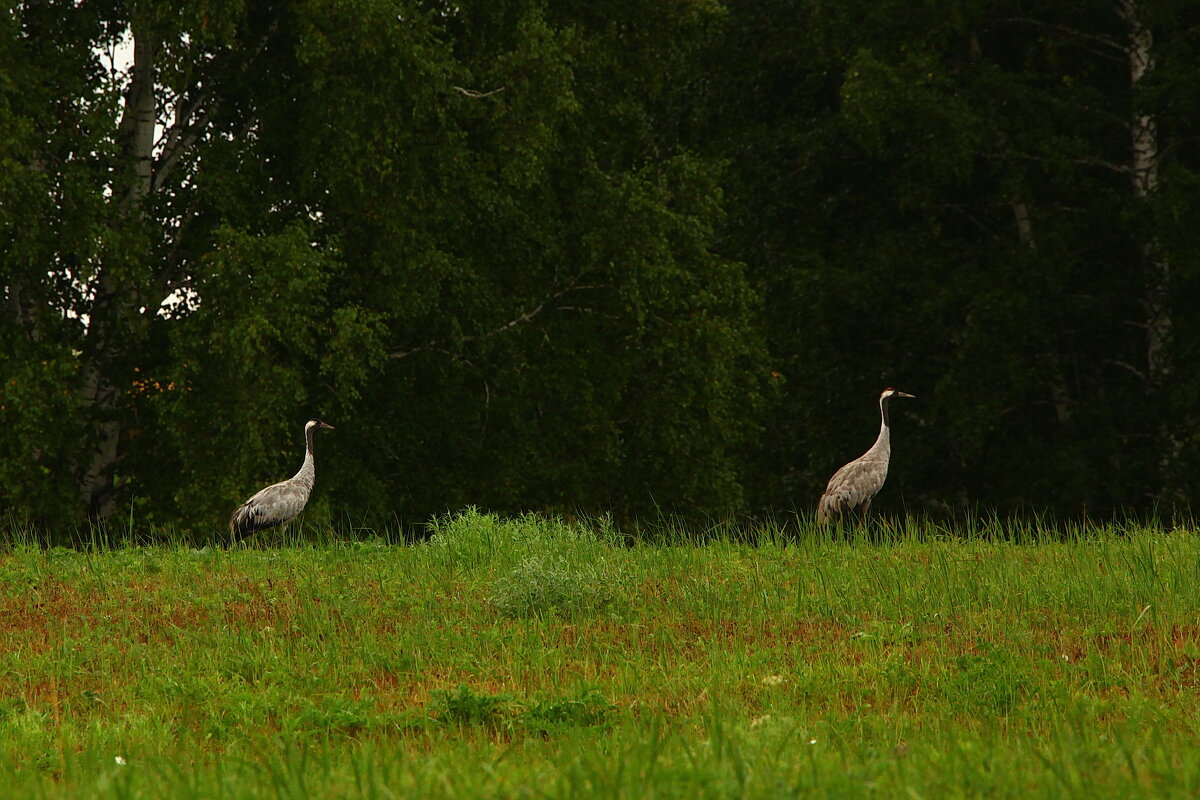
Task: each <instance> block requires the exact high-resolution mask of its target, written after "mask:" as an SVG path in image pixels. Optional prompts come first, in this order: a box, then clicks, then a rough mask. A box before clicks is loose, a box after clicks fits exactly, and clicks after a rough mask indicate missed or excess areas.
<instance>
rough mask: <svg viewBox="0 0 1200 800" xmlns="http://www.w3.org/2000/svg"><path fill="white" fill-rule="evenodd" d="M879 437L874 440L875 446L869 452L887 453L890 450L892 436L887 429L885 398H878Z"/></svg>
mask: <svg viewBox="0 0 1200 800" xmlns="http://www.w3.org/2000/svg"><path fill="white" fill-rule="evenodd" d="M879 417H880V420H879V437H878V438H876V439H875V444H874V445H872V446H871V452H875V453H879V452H881V451H882V452H887V453H890V452H891V449H892V434H891V428H889V427H888V402H887V399H886V398H883V397H881V398H879Z"/></svg>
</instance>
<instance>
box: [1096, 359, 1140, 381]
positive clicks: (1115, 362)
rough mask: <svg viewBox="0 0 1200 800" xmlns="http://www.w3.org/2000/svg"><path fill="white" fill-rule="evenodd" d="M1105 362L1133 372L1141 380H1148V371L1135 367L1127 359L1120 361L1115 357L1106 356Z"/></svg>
mask: <svg viewBox="0 0 1200 800" xmlns="http://www.w3.org/2000/svg"><path fill="white" fill-rule="evenodd" d="M1104 363H1105V364H1112V365H1113V366H1114V367H1120V368H1121V369H1123V370H1127V371H1129V372H1132V373H1133V374H1134V375H1137V376H1138V379H1139V380H1143V381H1144V380H1146V373H1144V372H1142V371H1141V370H1140V369H1138V368H1137V367H1135V366H1134V365H1133V364H1130V363H1128V362H1126V361H1118V360H1117V359H1115V358H1106V359H1104Z"/></svg>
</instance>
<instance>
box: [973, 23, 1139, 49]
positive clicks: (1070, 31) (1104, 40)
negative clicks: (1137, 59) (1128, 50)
mask: <svg viewBox="0 0 1200 800" xmlns="http://www.w3.org/2000/svg"><path fill="white" fill-rule="evenodd" d="M992 22H996V23H1001V24H1003V23H1013V24H1016V25H1030V26H1032V27H1035V28H1042V29H1044V30H1048V31H1054V32H1055V33H1061V34H1064V35H1066V36H1070V37H1072V38H1074V39H1080V40H1083V41H1085V42H1095V43H1096V44H1099V45H1102V46H1104V47H1106V48H1108V49H1110V50H1113V51H1115V52H1116V53H1119V54H1120V55H1122V56H1124V54H1125V45H1123V44H1121V43H1120V42H1118V41H1116V40H1115V39H1111V38H1109V37H1107V36H1101V35H1099V34H1096V33H1088V32H1087V31H1081V30H1079V29H1077V28H1071V27H1068V26H1066V25H1057V24H1055V23H1053V22H1045V21H1043V20H1040V19H1033V18H1032V17H1000V18H999V19H995V20H992Z"/></svg>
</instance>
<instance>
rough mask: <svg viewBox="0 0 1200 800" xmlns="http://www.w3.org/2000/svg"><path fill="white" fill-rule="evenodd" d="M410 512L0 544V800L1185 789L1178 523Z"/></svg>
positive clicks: (1196, 643)
mask: <svg viewBox="0 0 1200 800" xmlns="http://www.w3.org/2000/svg"><path fill="white" fill-rule="evenodd" d="M433 527H434V531H433V536H432V538H431V539H430V541H429V542H427V543H424V544H417V545H409V546H403V545H382V544H371V543H353V544H341V545H339V544H336V543H334V544H322V545H320V546H313V547H306V546H301V545H296V544H293V545H290V546H282V547H275V548H254V547H249V548H235V549H232V550H226V549H221V548H215V549H204V550H196V549H193V548H190V547H186V546H182V545H171V546H164V547H126V548H117V549H108V550H100V549H96V550H84V551H69V550H63V549H50V550H47V549H42V548H36V547H32V546H27V545H17V546H12V547H9V548H7V549H6V550H4V551H2V552H0V797H22V798H37V797H46V798H91V797H95V798H135V797H146V798H150V797H173V798H175V797H197V798H200V797H203V798H243V797H244V798H305V797H336V798H387V797H430V798H438V797H446V798H450V797H455V798H461V797H562V798H573V797H596V798H605V797H656V798H668V797H679V798H694V797H714V798H715V797H721V798H725V797H747V798H758V797H839V798H841V797H873V798H884V797H886V798H890V797H912V798H947V797H1014V798H1017V797H1019V798H1029V797H1038V796H1046V797H1088V798H1093V797H1098V796H1110V797H1116V796H1121V797H1129V796H1155V797H1181V798H1182V797H1188V798H1191V797H1195V796H1198V795H1200V746H1198V745H1200V742H1198V738H1197V736H1198V733H1200V717H1198V712H1197V709H1198V708H1200V540H1198V539H1197V537H1196V536H1195V535H1194V534H1192V533H1190V532H1181V531H1177V532H1171V533H1166V532H1163V531H1159V530H1152V529H1137V528H1130V529H1125V530H1116V529H1111V528H1110V529H1096V530H1090V531H1080V530H1072V531H1057V532H1056V531H1047V530H1041V529H1028V528H1011V529H1004V528H1003V526H997V525H993V526H990V527H986V528H977V529H971V530H961V531H958V532H956V533H955V535H950V533H949V532H947V531H945V530H939V529H936V528H933V527H922V526H920V525H917V524H915V523H911V524H907V525H905V526H903V527H900V528H895V529H887V528H884V529H879V528H876V529H875V530H874V532H873V533H872V534H871V535H870V536H867V535H864V534H855V533H846V534H839V535H831V534H830V533H829V532H822V531H820V530H818V529H815V528H811V527H809V526H808V525H807V524H806V523H799V525H797V524H793V525H791V526H790V528H789V529H787V530H784V531H780V530H777V529H765V530H760V531H758V534H759V535H758V540H757V543H744V542H737V541H734V540H733V538H732V537H724V536H722V535H721V531H719V530H718V531H716V532H715V533H714V532H708V534H707V535H706V536H696V537H693V539H694V540H693V541H685V540H686V539H688V536H686V535H685V533H684V532H677V535H674V536H673V535H671V534H670V533H664V534H662V535H660V536H658V537H657V540H656V541H655V542H653V543H651V542H649V541H641V542H637V541H634V542H631V541H628V540H627V539H626V538H624V537H623V536H622V535H621V534H620V532H618V531H614V530H613V529H612V527H611V526H610V525H608V524H606V523H602V522H601V523H597V524H594V525H591V524H589V525H568V524H565V523H561V522H557V521H552V520H546V519H541V518H536V517H527V518H522V519H519V520H508V521H505V520H501V519H498V518H496V517H492V516H488V515H481V514H478V513H475V512H470V511H469V512H466V513H464V514H462V515H459V516H456V517H453V518H449V519H445V520H440V521H438V522H437V523H435V525H434V526H433ZM326 533H327V534H328V532H326ZM326 538H329V537H328V535H327V536H326ZM673 541H674V542H675V543H672V542H673ZM118 757H120V759H121V760H123V761H124V763H123V764H119V763H117V758H118Z"/></svg>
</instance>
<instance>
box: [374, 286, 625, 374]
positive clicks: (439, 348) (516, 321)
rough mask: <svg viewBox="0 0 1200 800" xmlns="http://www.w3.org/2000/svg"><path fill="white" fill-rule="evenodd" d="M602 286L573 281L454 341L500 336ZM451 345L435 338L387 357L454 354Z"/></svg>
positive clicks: (472, 340)
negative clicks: (566, 299) (505, 318)
mask: <svg viewBox="0 0 1200 800" xmlns="http://www.w3.org/2000/svg"><path fill="white" fill-rule="evenodd" d="M601 288H604V287H602V286H577V285H575V284H574V283H571V284H570V285H568V286H565V287H563V288H562V289H560V290H558V291H557V292H554V293H552V294H549V295H547V296H546V297H544V298H542V300H541V301H540V302H539V303H538V304H537V305H536V306H534V307H533V308H532V309H530V310H529V311H526V312H524V313H521V314H519V315H517V316H516V317H514V318H512V319H510V320H509V321H508V322H505V323H504V324H503V325H498V326H497V327H495V328H492V329H491V330H489V331H484V332H483V333H477V334H472V335H470V336H462V337H460V338H458V339H456V340H454V342H453V343H454V344H459V345H461V344H467V343H468V342H476V341H479V340H481V339H490V338H491V337H493V336H498V335H500V334H502V333H504V332H506V331H510V330H512V329H513V328H516V327H518V326H520V325H525V324H528V323H530V322H532V321H533V320H534V318H535V317H537V316H538V315H539V314H541V313H542V312H543V311H544V310H545V309H546V305H547V304H548V303H550V302H551V301H553V300H557V299H558V298H560V297H562V296H563V295H566V294H569V293H570V292H577V291H583V290H585V289H601ZM449 347H450V343H448V342H447V341H446V340H445V339H434V340H430V341H428V342H426V343H425V344H421V345H417V346H416V347H413V348H410V349H408V350H397V351H396V352H393V353H388V356H387V357H388V358H389V359H399V358H407V357H408V356H411V355H415V354H416V353H420V352H423V351H426V350H430V351H434V352H441V353H446V354H447V355H453V353H452V352H451V351H450V349H449Z"/></svg>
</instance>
